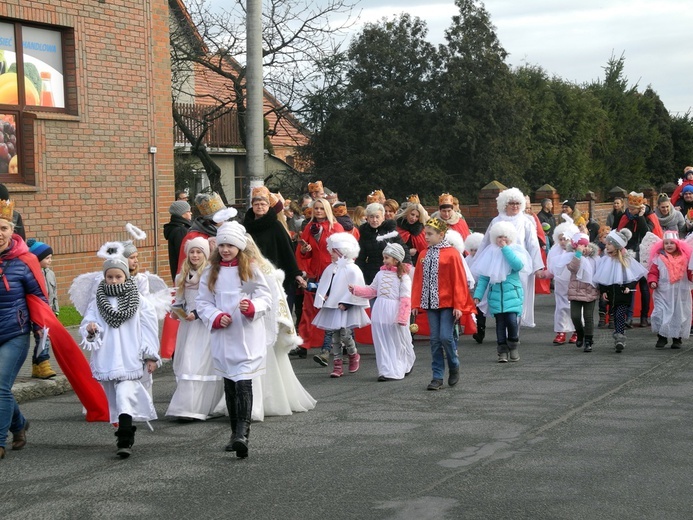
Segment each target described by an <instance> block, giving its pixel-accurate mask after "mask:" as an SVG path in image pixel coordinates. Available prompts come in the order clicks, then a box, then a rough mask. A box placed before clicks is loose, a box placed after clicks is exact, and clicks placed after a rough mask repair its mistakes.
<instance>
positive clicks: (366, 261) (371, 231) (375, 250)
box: [356, 202, 411, 284]
mask: <svg viewBox="0 0 693 520" xmlns="http://www.w3.org/2000/svg"><path fill="white" fill-rule="evenodd" d="M359 234H360V237H359V246H360V248H361V251H359V256H358V258H356V265H358V266H359V267H360V268H361V271H362V272H363V278H364V280H365V281H366V284H370V283H371V282H372V281H373V278H375V275H376V274H378V271H379V270H380V268H381V267H382V265H383V249H385V246H386V245H387V244H389V243H395V244H399V245H400V246H402V249H404V261H403V263H405V264H411V255H410V254H409V247H407V245H406V244H405V243H404V241H403V240H402V237H401V236H400V234H399V233H398V232H397V223H396V222H395V221H394V220H385V208H384V207H383V205H382V204H379V203H377V202H374V203H372V204H369V205H368V207H367V208H366V223H365V224H363V225H362V226H361V227H359Z"/></svg>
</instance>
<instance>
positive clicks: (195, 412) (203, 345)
mask: <svg viewBox="0 0 693 520" xmlns="http://www.w3.org/2000/svg"><path fill="white" fill-rule="evenodd" d="M180 276H181V274H179V275H178V277H180ZM178 277H176V284H177V282H178V280H179V278H178ZM199 283H200V275H199V274H198V273H197V272H196V271H192V270H191V271H190V272H189V273H188V275H187V279H186V280H185V285H184V290H183V291H181V290H180V289H178V290H177V291H176V301H175V304H176V305H177V306H182V307H183V308H184V309H185V311H186V312H188V313H191V312H195V299H196V298H197V293H198V288H199ZM173 373H174V374H175V375H176V383H177V386H176V391H175V392H174V393H173V397H171V403H170V404H169V406H168V410H166V415H169V416H174V417H188V418H191V419H201V420H205V419H207V418H208V417H210V416H215V415H223V414H225V413H227V412H226V402H225V400H224V383H223V380H222V377H221V376H220V375H219V374H218V373H216V371H215V370H214V366H213V363H212V350H211V348H210V333H209V329H208V328H207V326H206V325H205V324H204V323H203V322H202V320H200V319H195V320H194V321H186V320H181V321H180V325H179V326H178V336H177V337H176V355H175V356H174V358H173Z"/></svg>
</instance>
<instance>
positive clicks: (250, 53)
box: [246, 0, 265, 205]
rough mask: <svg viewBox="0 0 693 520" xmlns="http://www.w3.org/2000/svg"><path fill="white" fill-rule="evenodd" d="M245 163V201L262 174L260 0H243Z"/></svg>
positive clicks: (260, 183)
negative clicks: (245, 53) (246, 193)
mask: <svg viewBox="0 0 693 520" xmlns="http://www.w3.org/2000/svg"><path fill="white" fill-rule="evenodd" d="M246 13H247V14H246V16H247V19H246V36H247V43H248V49H247V55H246V70H247V72H246V74H247V76H246V93H247V105H246V109H247V113H246V166H247V175H248V180H249V182H248V190H249V191H248V205H250V200H251V197H250V194H251V193H252V190H253V188H256V187H258V186H262V185H263V184H264V178H265V146H264V136H263V133H264V125H263V118H262V112H263V106H262V99H263V95H262V93H263V88H262V0H247V1H246Z"/></svg>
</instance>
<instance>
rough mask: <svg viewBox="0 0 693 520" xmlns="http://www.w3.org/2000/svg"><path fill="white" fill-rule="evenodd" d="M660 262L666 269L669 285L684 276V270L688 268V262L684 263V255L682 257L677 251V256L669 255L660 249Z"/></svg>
mask: <svg viewBox="0 0 693 520" xmlns="http://www.w3.org/2000/svg"><path fill="white" fill-rule="evenodd" d="M660 258H661V259H662V262H664V265H665V266H666V267H667V272H668V273H669V281H670V282H671V283H676V282H678V281H679V280H681V279H682V278H683V277H684V276H686V269H687V268H688V262H687V261H686V255H682V254H681V252H680V251H678V254H677V255H670V254H669V253H667V252H666V251H664V250H663V249H662V252H661V256H660Z"/></svg>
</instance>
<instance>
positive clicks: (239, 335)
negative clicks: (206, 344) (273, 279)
mask: <svg viewBox="0 0 693 520" xmlns="http://www.w3.org/2000/svg"><path fill="white" fill-rule="evenodd" d="M210 270H211V266H207V267H206V268H205V270H204V273H203V274H202V277H201V279H200V286H199V292H198V294H197V299H196V300H195V303H196V307H197V314H198V316H200V319H201V320H202V321H203V322H204V323H205V324H206V326H207V328H208V330H211V346H212V361H213V364H214V369H215V371H216V373H217V374H218V375H219V376H221V377H224V378H226V379H230V380H231V381H242V380H247V379H253V378H255V377H257V376H260V375H262V374H264V373H265V366H266V359H267V343H266V331H265V323H264V315H265V314H266V313H267V312H268V310H269V309H270V308H271V306H272V294H271V292H270V289H269V286H268V285H267V281H266V280H265V277H264V276H263V274H262V273H261V272H260V270H259V269H258V268H257V267H256V266H253V267H252V278H251V279H250V280H248V281H246V282H242V281H241V277H240V275H239V272H238V266H222V267H220V268H219V276H218V278H217V282H216V285H215V287H214V292H211V291H210V290H209V286H208V281H209V274H210ZM243 299H249V300H250V301H251V302H252V304H253V307H254V309H255V312H254V314H253V316H252V317H246V316H244V315H243V314H241V311H240V310H239V308H238V306H239V304H240V302H241V300H243ZM223 313H227V314H229V315H230V316H231V324H230V325H229V326H228V327H226V328H221V329H212V325H213V324H214V321H215V320H216V318H217V317H218V316H219V315H220V314H223Z"/></svg>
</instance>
